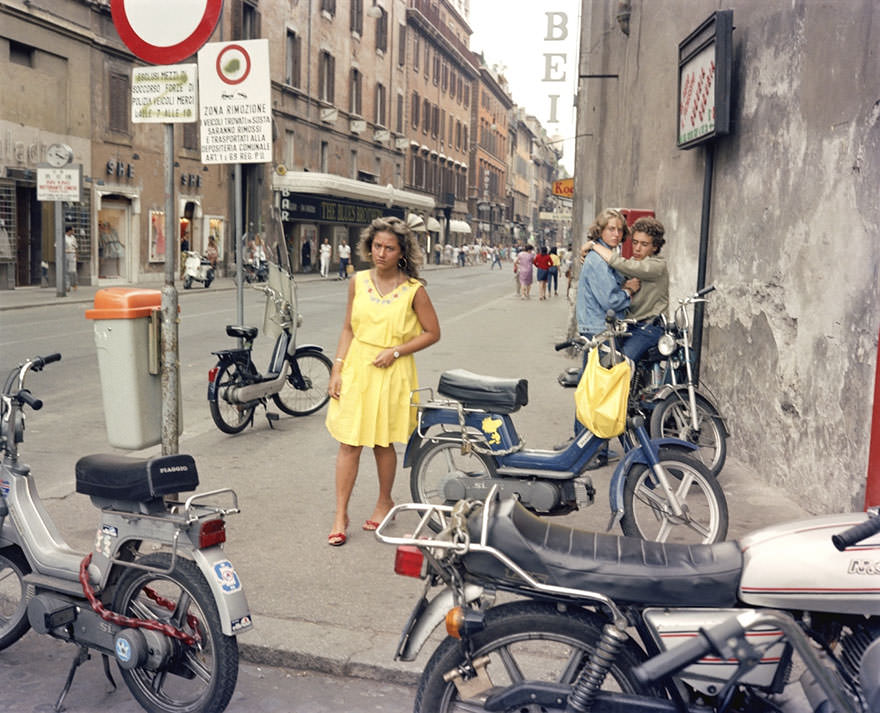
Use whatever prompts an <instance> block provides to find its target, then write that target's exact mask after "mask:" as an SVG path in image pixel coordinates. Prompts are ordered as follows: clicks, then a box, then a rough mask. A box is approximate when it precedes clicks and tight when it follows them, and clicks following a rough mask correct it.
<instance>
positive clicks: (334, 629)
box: [0, 266, 804, 711]
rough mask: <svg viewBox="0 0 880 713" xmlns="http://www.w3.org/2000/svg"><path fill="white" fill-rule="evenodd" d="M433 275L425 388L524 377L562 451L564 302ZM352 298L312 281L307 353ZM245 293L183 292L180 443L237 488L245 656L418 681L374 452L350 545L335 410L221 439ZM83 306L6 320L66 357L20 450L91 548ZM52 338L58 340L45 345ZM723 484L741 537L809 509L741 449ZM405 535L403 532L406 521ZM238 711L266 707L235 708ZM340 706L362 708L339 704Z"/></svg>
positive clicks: (535, 437)
mask: <svg viewBox="0 0 880 713" xmlns="http://www.w3.org/2000/svg"><path fill="white" fill-rule="evenodd" d="M426 277H427V279H428V290H429V293H430V295H431V297H432V299H433V300H434V302H435V304H436V306H437V311H438V314H439V316H440V322H441V328H442V330H443V337H442V339H441V341H440V342H439V343H438V344H437V345H435V346H434V347H432V348H431V349H429V350H427V351H425V352H423V353H421V354H420V355H419V356H418V357H417V361H418V365H419V373H420V380H421V383H422V384H423V385H425V386H433V385H435V384H436V382H437V379H438V377H439V375H440V373H441V372H442V371H443V370H444V369H448V368H453V367H463V368H467V369H470V370H472V371H475V372H478V373H485V374H492V375H497V376H508V377H527V378H528V379H529V405H528V406H527V407H526V408H524V409H522V410H521V411H520V412H518V413H517V414H516V416H515V421H516V424H517V427H518V429H519V430H520V431H521V433H523V434H524V435H525V438H526V440H527V443H528V445H529V446H533V447H550V446H552V444H553V443H556V442H558V441H560V440H562V437H564V436H565V435H567V433H568V431H569V429H570V428H571V419H572V408H573V404H572V397H573V392H572V391H563V390H562V389H561V388H560V387H559V386H558V384H557V383H556V375H557V373H558V372H559V371H560V370H562V369H563V368H565V367H566V366H569V365H571V363H572V362H571V361H570V359H569V358H567V357H566V356H564V355H563V354H559V353H556V352H555V351H554V350H553V343H554V342H555V341H557V340H559V339H561V338H562V337H563V336H564V334H565V332H566V324H567V319H568V307H567V304H566V302H565V299H564V297H559V298H554V299H551V300H549V301H546V302H541V301H538V300H537V299H532V300H530V301H521V300H519V299H517V298H515V296H514V283H513V277H512V274H511V272H510V270H509V268H507V269H505V270H503V271H501V272H499V271H497V270H496V271H491V272H490V271H489V270H488V268H486V267H485V266H476V267H468V268H463V269H452V268H443V269H440V270H431V271H428V272H426ZM344 289H345V286H344V285H343V284H340V283H338V282H335V281H332V280H331V281H327V282H323V281H322V282H316V281H313V280H303V281H301V284H300V290H299V292H300V312H302V313H303V315H304V320H305V321H304V325H303V328H302V330H301V333H300V336H299V341H300V342H301V343H305V342H314V343H318V344H322V345H323V346H324V347H325V348H326V349H327V350H328V351H329V352H330V353H331V355H332V353H333V350H334V349H335V343H336V338H337V336H338V330H339V324H340V319H341V316H342V309H343V304H344ZM232 296H233V293H232V292H231V291H220V290H217V291H214V292H211V291H210V290H208V291H202V292H201V293H187V294H184V295H182V297H181V319H182V321H181V337H180V339H181V361H182V381H183V385H182V388H183V394H184V420H185V430H184V433H183V435H182V437H181V441H180V448H181V450H182V451H183V452H189V453H192V454H193V455H194V456H195V458H196V461H197V463H198V465H199V471H200V477H201V487H202V488H203V489H212V488H217V487H223V486H231V487H233V488H235V489H236V490H237V491H238V494H239V497H240V503H241V507H242V513H241V514H240V515H238V516H235V517H233V518H230V520H229V522H228V533H229V538H228V543H227V552H228V553H229V556H230V559H231V560H232V562H233V563H234V564H235V566H236V568H237V570H238V572H239V574H240V576H241V578H242V581H243V583H244V585H245V589H246V591H247V594H248V599H249V602H250V604H251V609H252V612H253V614H254V619H255V623H256V627H255V629H254V631H252V632H248V633H246V634H245V635H243V636H241V637H240V645H241V647H242V650H243V654H244V656H245V657H246V658H247V659H248V660H249V661H251V662H252V663H255V664H258V665H273V666H284V667H292V668H306V669H310V670H313V671H318V672H323V673H328V674H332V675H336V676H357V677H365V678H369V679H374V680H375V681H382V682H385V683H398V684H404V685H410V684H412V683H413V682H414V681H415V680H416V678H417V675H418V672H420V671H421V669H422V668H423V666H424V664H425V662H426V661H427V658H428V655H429V653H430V651H429V649H430V647H431V645H430V644H429V647H426V650H424V651H423V652H422V653H421V655H420V656H419V658H418V659H417V661H416V662H414V663H411V664H402V663H396V662H394V661H393V660H392V655H393V652H394V649H395V646H396V644H397V639H398V637H399V634H400V629H401V627H402V626H403V624H404V622H405V621H406V618H407V616H408V614H409V611H410V609H411V607H412V605H413V604H414V602H415V600H416V597H417V595H418V593H419V592H420V590H421V582H420V581H418V580H414V579H407V578H402V577H398V576H396V575H394V574H393V572H392V564H393V551H392V550H391V548H388V547H385V546H383V545H381V544H379V543H378V542H376V540H375V539H374V538H373V536H372V535H370V534H369V533H366V532H363V531H361V530H360V527H359V525H360V523H361V522H362V521H363V520H364V519H365V518H366V517H368V516H369V515H370V513H371V511H372V506H373V502H374V499H375V495H376V478H375V467H374V465H373V463H372V458H371V457H370V454H368V453H365V454H364V457H363V459H362V468H361V474H360V477H359V480H358V483H357V487H356V488H355V492H354V496H353V499H352V506H351V516H352V528H351V530H350V533H349V534H350V538H349V542H348V544H346V546H344V547H341V548H329V547H328V546H327V545H326V538H327V533H328V528H329V525H330V519H331V517H332V512H333V472H334V460H335V455H336V447H335V443H334V442H333V441H332V439H331V438H330V437H329V435H328V434H327V432H326V430H325V429H324V426H323V412H322V413H321V414H318V415H314V416H311V417H306V418H302V419H292V418H289V417H282V418H281V419H280V420H279V421H278V422H277V424H276V428H275V430H271V429H270V428H269V427H268V425H267V422H266V420H265V419H264V418H262V417H261V416H260V415H258V417H257V419H256V424H255V426H254V428H252V429H248V430H247V431H245V432H244V433H242V434H240V435H239V436H227V435H224V434H222V433H220V432H219V431H218V430H217V429H216V428H215V427H214V426H213V423H212V422H211V420H210V416H209V414H208V409H207V404H206V402H205V398H204V390H205V381H206V373H207V369H208V367H209V366H210V365H211V364H212V363H213V361H212V358H211V355H210V351H211V350H212V349H217V348H220V347H222V346H223V345H224V344H225V343H227V341H231V340H228V339H227V337H225V335H224V333H223V324H225V323H227V322H231V321H233V318H232V317H231V316H230V315H232V314H234V309H233V301H232V299H233V297H232ZM254 296H255V295H254ZM249 305H250V307H249V310H248V317H249V319H251V318H253V320H256V319H257V318H258V315H259V309H258V305H257V303H256V302H251V300H249ZM83 309H84V307H83V305H79V306H77V305H65V306H58V307H54V306H53V307H42V308H39V309H25V310H10V311H4V312H0V323H2V326H3V329H2V331H0V352H2V355H3V359H2V360H3V362H6V363H10V362H14V361H15V360H17V359H19V358H20V357H21V356H22V355H24V354H32V353H47V352H50V351H54V350H58V351H62V353H64V359H63V360H62V362H60V363H59V364H57V365H53V368H50V369H47V370H46V371H45V372H44V373H43V374H39V375H35V377H34V379H33V380H32V381H31V384H30V385H31V387H32V388H33V391H34V393H35V394H37V395H38V396H40V397H41V398H43V399H44V400H45V402H46V406H45V408H44V409H43V410H42V411H41V412H39V413H36V414H32V416H31V418H30V420H29V422H28V430H27V434H26V436H27V440H26V442H25V444H24V450H23V453H24V454H25V460H26V461H27V462H29V463H30V464H31V465H32V466H33V468H34V472H35V475H36V478H37V482H38V483H39V486H40V492H41V494H42V495H43V496H44V498H46V500H47V506H48V509H49V511H50V513H51V514H52V515H53V517H55V518H56V521H57V522H58V523H59V526H60V527H61V529H62V530H63V531H64V532H65V534H66V535H67V537H68V539H69V542H70V543H71V545H72V546H74V547H76V548H79V549H85V548H88V547H89V546H90V544H91V540H92V536H93V527H94V523H95V513H94V512H93V510H92V508H91V506H90V505H89V503H88V500H87V499H86V498H84V497H82V496H79V495H76V494H75V493H73V465H74V463H75V461H76V459H77V458H78V457H80V456H81V455H84V454H86V453H89V452H93V451H108V450H112V449H109V448H108V447H107V444H106V435H105V434H104V431H103V419H102V417H101V406H100V397H99V392H98V391H97V388H98V387H97V383H98V381H97V364H96V359H95V356H94V345H93V343H92V342H91V340H92V332H91V330H92V326H91V324H90V323H88V322H86V321H85V320H84V319H82V311H83ZM252 323H257V322H255V321H254V322H252ZM35 330H36V332H35ZM39 332H45V334H44V335H43V336H35V333H36V334H39ZM155 450H156V449H148V451H145V452H144V454H145V455H146V454H147V453H153V452H155ZM610 472H611V468H610V467H609V468H605V469H602V470H599V471H595V472H594V474H593V478H594V483H595V485H596V488H597V491H598V494H597V502H596V504H595V505H594V506H593V507H591V508H589V509H588V510H587V511H586V512H580V513H574V514H572V515H569V516H567V518H566V519H567V520H568V521H569V522H571V523H572V524H578V525H579V526H581V527H585V528H595V529H600V530H604V529H605V527H606V525H607V522H608V518H609V510H608V504H607V502H608V499H607V486H608V477H609V475H610ZM408 476H409V472H408V471H404V470H402V468H399V470H398V479H397V482H396V484H395V488H394V495H395V498H396V500H397V501H398V502H403V501H407V500H409V499H410V498H409V482H408ZM722 485H723V486H724V489H725V492H726V494H727V497H728V501H729V506H730V514H731V531H730V536H731V537H736V536H738V535H740V534H742V533H744V532H746V531H748V530H751V529H754V528H756V527H758V526H761V525H766V524H769V523H771V522H775V521H777V520H787V519H792V518H794V517H798V516H802V515H803V514H804V513H803V511H802V510H800V509H799V508H797V507H795V506H794V505H792V504H790V503H789V502H788V501H786V499H785V498H784V497H781V496H780V494H779V493H778V492H777V491H775V490H773V489H771V488H767V487H765V486H762V485H760V479H759V478H758V476H757V474H755V473H754V472H752V471H750V470H748V469H747V468H745V467H744V466H742V465H741V464H740V463H739V462H738V461H737V454H736V449H735V442H732V443H731V448H730V458H729V464H728V466H727V467H726V469H725V471H724V473H723V475H722ZM396 527H397V528H399V531H400V532H404V531H405V530H406V527H407V523H397V524H396ZM46 643H51V642H46ZM15 655H16V650H15V648H13V649H11V650H10V651H9V652H6V653H4V654H0V662H3V661H5V660H7V657H10V656H15ZM29 660H33V659H30V658H29ZM377 685H378V684H377ZM56 689H57V683H56V682H55V681H53V682H52V683H51V684H47V688H46V692H47V694H49V695H50V696H54V695H55V693H56ZM331 690H332V691H333V693H334V694H335V692H336V688H335V687H333V686H331V687H330V688H329V689H328V695H330V691H331ZM410 695H411V694H410ZM291 698H295V695H294V694H291ZM410 705H411V699H410V701H408V702H407V706H410ZM361 709H362V710H373V709H375V710H392V709H390V708H388V709H385V708H373V707H372V706H371V707H362V708H361ZM230 710H231V711H249V710H254V709H253V708H250V707H248V706H247V705H246V704H245V703H244V702H242V701H241V700H240V699H234V700H233V705H232V706H230ZM266 710H269V709H266ZM291 710H299V709H293V708H291ZM303 710H315V711H322V710H325V709H322V708H314V709H310V708H303ZM328 710H329V709H328ZM343 710H352V709H351V708H346V707H344V706H343V707H340V708H339V711H343Z"/></svg>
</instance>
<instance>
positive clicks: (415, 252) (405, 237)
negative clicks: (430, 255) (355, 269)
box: [358, 216, 424, 280]
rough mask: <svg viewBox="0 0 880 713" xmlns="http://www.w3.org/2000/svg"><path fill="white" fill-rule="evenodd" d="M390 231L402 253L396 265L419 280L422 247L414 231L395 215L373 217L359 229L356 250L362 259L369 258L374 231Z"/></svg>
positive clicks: (408, 275)
mask: <svg viewBox="0 0 880 713" xmlns="http://www.w3.org/2000/svg"><path fill="white" fill-rule="evenodd" d="M382 232H387V233H392V234H394V235H395V236H396V237H397V243H398V245H400V250H401V252H402V253H403V254H402V255H401V256H400V260H399V261H398V262H397V267H398V268H399V269H400V271H401V272H403V273H404V274H406V275H407V277H412V278H413V279H415V280H421V278H420V277H419V267H420V266H421V265H422V263H423V262H424V255H423V254H422V249H421V248H420V247H419V243H418V240H416V236H415V233H413V231H412V230H411V229H410V227H409V226H408V225H407V224H406V221H404V220H403V219H402V218H396V217H395V216H383V217H382V218H374V219H373V220H372V221H371V222H370V224H369V225H368V226H367V227H366V228H364V229H363V230H362V231H361V239H360V242H359V243H358V250H359V251H360V255H361V257H362V258H363V259H364V260H370V259H371V254H372V250H373V238H374V237H375V236H376V233H382Z"/></svg>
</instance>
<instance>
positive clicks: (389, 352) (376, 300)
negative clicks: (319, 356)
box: [326, 217, 440, 546]
mask: <svg viewBox="0 0 880 713" xmlns="http://www.w3.org/2000/svg"><path fill="white" fill-rule="evenodd" d="M359 247H360V252H361V256H362V257H363V258H364V259H366V260H370V261H371V262H372V265H373V267H372V268H371V269H369V270H362V271H359V272H357V273H356V274H355V279H353V280H352V281H351V283H350V285H349V288H348V308H347V310H346V314H345V320H344V321H343V324H342V333H341V334H340V336H339V343H338V345H337V347H336V360H335V362H334V364H333V370H332V372H331V375H330V384H329V386H328V392H329V394H330V397H331V401H330V406H329V409H328V411H327V420H326V424H327V430H328V431H329V432H330V435H332V436H333V437H334V438H335V439H336V440H337V441H339V453H338V454H337V456H336V514H335V516H334V518H333V526H332V527H331V530H330V535H329V537H328V538H327V543H328V544H329V545H333V546H339V545H344V544H345V542H346V539H347V537H348V525H349V517H348V503H349V500H350V499H351V493H352V491H353V490H354V483H355V480H356V479H357V474H358V466H359V463H360V456H361V451H362V450H363V448H364V446H367V447H369V448H372V449H373V455H374V457H375V459H376V471H377V473H378V477H379V496H378V499H377V500H376V506H375V508H374V509H373V513H372V514H371V515H370V517H369V518H368V519H367V520H366V521H365V522H364V524H363V525H362V528H363V529H364V530H375V529H376V528H377V527H378V526H379V523H380V522H381V521H382V519H383V518H384V517H385V515H387V514H388V511H389V510H391V508H392V507H393V506H394V503H393V501H392V499H391V489H392V486H393V485H394V476H395V472H396V470H397V453H396V451H395V450H394V446H393V443H395V442H401V443H405V442H406V441H407V439H408V438H409V435H410V433H411V431H412V429H413V428H414V427H415V420H416V409H415V408H414V407H413V406H411V405H410V398H411V397H410V393H411V391H413V390H414V389H417V388H418V376H417V373H416V365H415V359H413V354H414V353H415V352H417V351H420V350H421V349H424V348H426V347H428V346H430V345H431V344H434V343H435V342H436V341H437V340H438V339H440V324H439V322H438V320H437V313H436V312H435V311H434V306H433V305H432V304H431V300H430V298H429V297H428V293H427V291H426V290H425V286H424V282H423V281H422V280H420V279H419V266H420V265H421V263H422V255H421V250H420V249H419V246H418V242H417V240H416V237H415V235H414V234H413V232H412V231H411V230H410V228H409V226H407V224H406V223H405V222H404V221H403V220H401V219H400V218H395V217H386V218H376V219H375V220H373V221H372V222H371V223H370V225H369V226H367V227H366V228H365V229H364V230H363V232H362V233H361V239H360V243H359Z"/></svg>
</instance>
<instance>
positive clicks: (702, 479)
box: [404, 315, 728, 543]
mask: <svg viewBox="0 0 880 713" xmlns="http://www.w3.org/2000/svg"><path fill="white" fill-rule="evenodd" d="M625 329H626V324H625V323H623V322H619V321H617V320H614V319H613V315H612V316H611V319H610V321H609V323H608V329H606V330H605V331H604V332H602V333H601V334H598V335H596V336H595V337H594V339H593V340H592V341H591V342H590V344H589V345H588V347H589V348H600V347H601V348H602V349H603V350H607V352H608V354H609V355H611V358H612V359H614V358H618V359H619V358H622V357H619V356H618V355H619V353H618V352H617V350H616V348H615V339H616V338H617V337H619V336H620V334H621V333H622V332H623V331H624V330H625ZM416 393H418V397H415V394H416ZM437 393H438V395H439V397H443V398H435V396H434V392H433V389H431V388H424V389H419V390H418V392H414V405H416V406H418V423H417V425H416V428H415V430H414V431H413V433H412V435H411V436H410V438H409V442H408V443H407V447H406V452H405V455H404V467H409V468H410V469H411V471H410V490H411V494H412V497H413V499H414V500H415V501H416V502H421V503H428V504H452V503H454V502H456V501H458V500H462V499H465V498H467V499H485V497H486V495H487V494H488V492H489V490H490V488H492V486H493V485H498V486H499V488H500V491H501V493H502V495H505V496H507V495H516V496H518V497H519V499H520V501H521V502H522V504H523V505H524V506H525V507H527V508H528V509H529V510H531V511H533V512H535V513H538V514H544V515H564V514H567V513H570V512H572V511H574V510H579V509H581V508H583V507H586V506H588V505H591V504H592V503H593V502H594V500H595V494H596V490H595V488H594V487H593V482H592V479H591V478H590V476H589V475H588V474H587V473H586V471H587V470H588V466H589V465H590V462H591V461H592V460H593V459H594V457H595V456H596V455H597V454H598V453H599V452H600V451H601V450H602V449H603V447H604V446H605V444H606V443H608V441H607V440H606V439H604V438H599V437H598V436H596V435H594V434H593V433H591V432H590V431H587V430H586V429H585V430H583V431H581V432H580V433H579V434H578V435H577V436H576V437H575V438H573V439H572V440H571V441H570V442H569V443H568V444H566V445H565V446H563V447H557V448H553V449H550V450H539V449H527V448H525V447H524V443H523V440H522V439H521V438H520V436H519V434H518V433H517V431H516V427H515V426H514V423H513V419H512V418H511V414H513V413H515V412H516V411H517V410H519V409H520V408H521V407H523V406H526V405H527V404H528V382H527V381H526V379H503V378H497V377H491V376H481V375H479V374H474V373H471V372H469V371H465V370H463V369H455V370H451V371H446V372H444V373H443V374H442V375H441V376H440V382H439V385H438V387H437ZM423 397H426V398H423ZM620 442H621V445H622V447H623V449H624V455H623V457H622V458H621V460H620V462H619V463H618V464H617V466H616V468H615V469H614V474H613V475H612V477H611V483H610V488H609V491H610V492H609V498H610V507H611V514H612V515H611V521H610V522H609V525H608V529H609V530H610V529H611V528H612V527H613V526H614V525H615V524H616V523H618V522H619V523H620V527H621V529H622V530H623V533H624V534H626V535H630V536H635V537H641V538H642V539H646V540H656V541H660V542H666V541H674V542H688V543H696V542H699V543H713V542H720V541H722V540H723V539H724V538H725V537H726V535H727V525H728V512H727V501H726V499H725V497H724V493H723V492H722V490H721V487H720V486H719V485H718V482H717V480H716V479H715V477H714V476H713V475H712V474H711V472H710V471H709V470H708V469H707V468H706V466H705V465H703V464H702V463H701V462H700V461H699V460H698V459H696V458H694V457H693V456H691V455H689V454H690V453H691V452H692V451H694V450H695V449H696V446H695V445H694V444H692V443H689V442H687V441H682V440H679V439H675V438H655V439H651V438H650V437H649V436H648V433H647V430H646V429H645V423H644V419H643V418H642V417H641V416H635V417H633V418H630V419H628V420H627V425H626V429H625V431H624V432H623V434H621V436H620ZM437 526H438V527H439V524H438V525H437Z"/></svg>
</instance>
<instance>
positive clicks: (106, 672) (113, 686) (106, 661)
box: [101, 654, 116, 693]
mask: <svg viewBox="0 0 880 713" xmlns="http://www.w3.org/2000/svg"><path fill="white" fill-rule="evenodd" d="M101 662H102V663H103V664H104V675H105V676H106V677H107V680H108V681H110V686H111V689H110V690H109V691H108V693H113V692H114V691H115V690H116V681H114V680H113V674H112V673H110V657H109V656H107V654H101Z"/></svg>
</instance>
